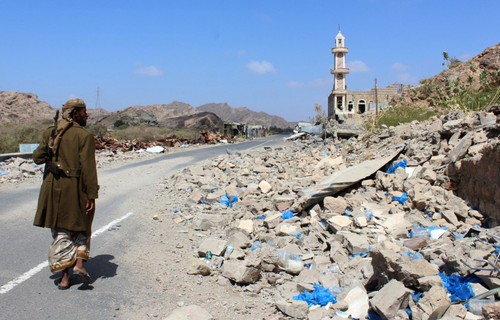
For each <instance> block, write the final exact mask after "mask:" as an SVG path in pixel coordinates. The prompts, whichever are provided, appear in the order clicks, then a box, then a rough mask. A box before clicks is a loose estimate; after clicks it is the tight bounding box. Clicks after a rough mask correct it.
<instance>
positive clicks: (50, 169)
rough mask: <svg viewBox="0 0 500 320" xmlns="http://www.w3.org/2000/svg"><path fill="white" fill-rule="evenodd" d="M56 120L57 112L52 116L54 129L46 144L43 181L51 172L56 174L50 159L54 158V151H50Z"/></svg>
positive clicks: (52, 144) (55, 129) (54, 136)
mask: <svg viewBox="0 0 500 320" xmlns="http://www.w3.org/2000/svg"><path fill="white" fill-rule="evenodd" d="M58 119H59V110H57V111H56V115H55V116H54V127H53V128H52V131H51V132H50V138H49V143H47V159H46V160H45V169H44V171H43V179H44V180H45V178H46V177H47V175H48V174H49V172H52V173H53V174H56V173H57V168H56V167H55V166H54V164H53V163H52V157H53V156H54V150H52V147H53V146H54V139H55V138H56V132H57V120H58Z"/></svg>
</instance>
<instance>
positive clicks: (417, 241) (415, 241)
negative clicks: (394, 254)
mask: <svg viewBox="0 0 500 320" xmlns="http://www.w3.org/2000/svg"><path fill="white" fill-rule="evenodd" d="M429 242H430V239H429V238H427V237H415V238H410V239H405V240H403V246H405V247H406V248H408V249H411V250H414V251H418V250H420V249H422V248H425V247H426V246H427V245H428V244H429Z"/></svg>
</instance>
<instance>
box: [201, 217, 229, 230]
mask: <svg viewBox="0 0 500 320" xmlns="http://www.w3.org/2000/svg"><path fill="white" fill-rule="evenodd" d="M226 223H227V217H225V216H223V215H220V214H200V215H198V216H196V217H194V221H193V228H194V229H195V230H204V231H205V230H210V229H217V228H221V227H223V226H225V225H226Z"/></svg>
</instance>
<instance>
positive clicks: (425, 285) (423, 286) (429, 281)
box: [417, 275, 443, 291]
mask: <svg viewBox="0 0 500 320" xmlns="http://www.w3.org/2000/svg"><path fill="white" fill-rule="evenodd" d="M417 282H418V285H417V288H419V289H420V290H421V291H429V290H430V289H431V288H432V287H438V286H441V287H442V286H443V281H442V280H441V277H440V276H438V275H436V276H425V277H421V278H419V279H417Z"/></svg>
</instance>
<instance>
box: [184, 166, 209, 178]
mask: <svg viewBox="0 0 500 320" xmlns="http://www.w3.org/2000/svg"><path fill="white" fill-rule="evenodd" d="M188 169H189V171H190V173H191V175H192V176H195V177H199V176H206V175H207V174H208V171H205V169H204V168H203V167H202V166H199V165H194V166H191V167H189V168H188Z"/></svg>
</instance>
